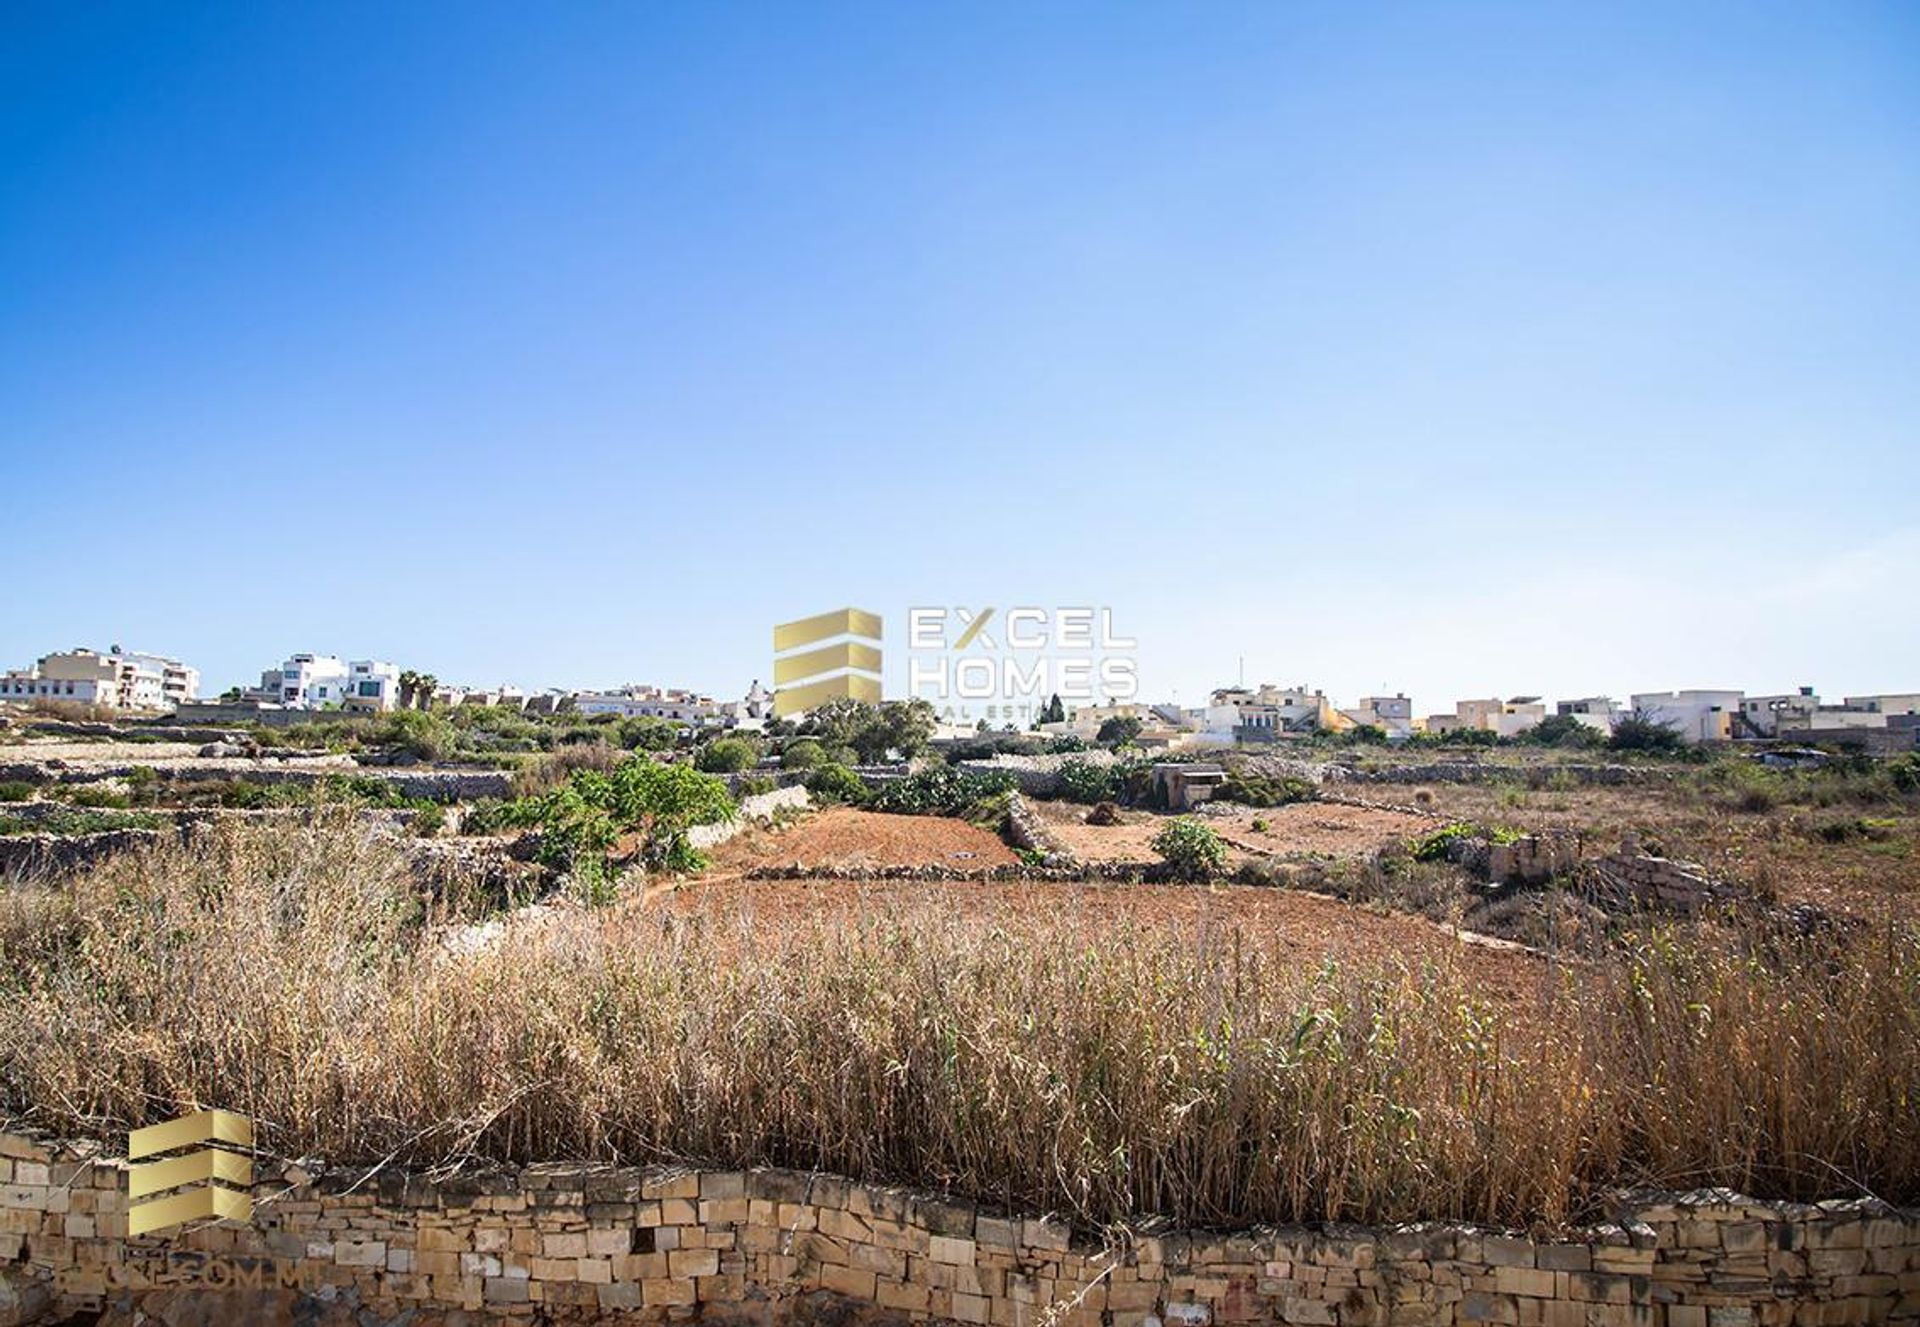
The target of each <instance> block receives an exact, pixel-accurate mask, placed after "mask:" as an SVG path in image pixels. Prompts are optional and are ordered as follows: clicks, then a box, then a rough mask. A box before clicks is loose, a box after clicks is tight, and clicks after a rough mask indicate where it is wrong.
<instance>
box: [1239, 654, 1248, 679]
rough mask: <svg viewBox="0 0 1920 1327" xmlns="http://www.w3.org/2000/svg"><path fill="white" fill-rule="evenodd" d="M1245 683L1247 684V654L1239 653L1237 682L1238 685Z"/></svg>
mask: <svg viewBox="0 0 1920 1327" xmlns="http://www.w3.org/2000/svg"><path fill="white" fill-rule="evenodd" d="M1246 684H1247V656H1246V655H1244V654H1243V655H1241V656H1240V682H1239V685H1240V686H1245V685H1246Z"/></svg>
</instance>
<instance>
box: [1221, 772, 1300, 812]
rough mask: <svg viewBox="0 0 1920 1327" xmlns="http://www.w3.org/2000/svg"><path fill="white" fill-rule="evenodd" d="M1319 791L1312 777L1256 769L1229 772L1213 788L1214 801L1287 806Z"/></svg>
mask: <svg viewBox="0 0 1920 1327" xmlns="http://www.w3.org/2000/svg"><path fill="white" fill-rule="evenodd" d="M1319 795H1320V790H1319V789H1318V788H1317V787H1315V786H1314V784H1313V782H1312V780H1310V779H1302V778H1296V777H1295V776H1293V775H1291V774H1288V775H1278V776H1276V775H1271V774H1263V773H1261V772H1260V771H1258V770H1240V771H1235V772H1231V773H1229V774H1228V775H1227V777H1226V778H1224V779H1222V780H1221V781H1220V784H1219V786H1218V787H1216V788H1215V789H1214V790H1213V799H1214V800H1215V801H1216V802H1237V803H1239V804H1240V805H1241V806H1261V807H1266V806H1288V805H1291V804H1292V803H1294V802H1311V801H1313V800H1314V799H1315V798H1317V797H1318V796H1319Z"/></svg>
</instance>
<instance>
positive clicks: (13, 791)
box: [0, 779, 33, 802]
mask: <svg viewBox="0 0 1920 1327" xmlns="http://www.w3.org/2000/svg"><path fill="white" fill-rule="evenodd" d="M32 800H33V785H32V784H31V783H26V782H24V781H22V780H20V779H8V780H6V781H5V782H4V783H0V802H29V801H32Z"/></svg>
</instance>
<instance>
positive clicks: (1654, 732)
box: [1607, 716, 1686, 755]
mask: <svg viewBox="0 0 1920 1327" xmlns="http://www.w3.org/2000/svg"><path fill="white" fill-rule="evenodd" d="M1607 745H1608V746H1610V747H1612V748H1613V749H1614V750H1615V751H1645V752H1649V753H1652V754H1655V755H1663V754H1671V753H1673V752H1676V751H1679V750H1681V749H1682V748H1684V747H1685V746H1686V742H1684V741H1683V740H1682V739H1681V737H1680V734H1679V733H1677V732H1675V731H1674V730H1673V729H1671V728H1669V727H1667V725H1665V724H1664V723H1655V722H1653V721H1652V720H1651V719H1642V718H1640V717H1638V716H1633V717H1630V718H1625V719H1622V720H1620V721H1619V722H1618V723H1616V724H1614V725H1613V736H1612V737H1610V738H1608V739H1607Z"/></svg>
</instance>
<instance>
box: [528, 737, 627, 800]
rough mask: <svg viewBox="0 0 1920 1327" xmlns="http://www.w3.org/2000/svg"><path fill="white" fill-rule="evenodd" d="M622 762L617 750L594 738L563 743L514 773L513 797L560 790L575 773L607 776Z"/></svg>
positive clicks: (534, 757) (532, 759) (621, 756)
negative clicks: (586, 772)
mask: <svg viewBox="0 0 1920 1327" xmlns="http://www.w3.org/2000/svg"><path fill="white" fill-rule="evenodd" d="M588 731H591V730H588ZM625 758H626V757H625V756H624V755H623V754H622V753H621V752H620V751H619V750H618V749H617V748H615V747H611V746H608V745H607V744H606V743H605V742H602V741H600V740H599V738H598V736H597V734H596V735H595V737H594V740H592V741H590V742H585V743H578V742H563V743H562V744H561V745H559V746H557V747H555V748H554V749H553V750H551V751H548V752H545V753H543V754H541V755H538V756H533V757H530V758H529V759H528V760H527V763H526V764H524V765H522V766H521V767H520V768H519V769H517V770H515V771H514V772H513V791H514V795H515V796H517V797H537V796H539V795H540V794H541V793H547V792H552V791H553V790H554V789H555V788H558V787H560V786H562V785H563V784H565V783H566V782H567V780H569V779H571V778H572V777H573V776H574V774H575V773H576V772H577V771H580V770H594V771H597V772H598V773H601V774H606V773H609V772H611V771H612V770H613V769H614V768H615V767H616V766H618V765H619V764H620V762H621V761H622V760H623V759H625Z"/></svg>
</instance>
